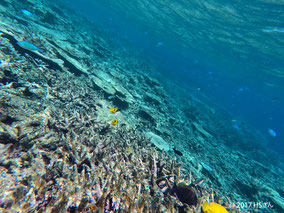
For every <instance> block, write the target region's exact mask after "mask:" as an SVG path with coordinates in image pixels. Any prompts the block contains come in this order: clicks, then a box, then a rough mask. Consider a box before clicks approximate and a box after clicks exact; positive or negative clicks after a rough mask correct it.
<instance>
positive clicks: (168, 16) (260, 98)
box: [66, 0, 284, 156]
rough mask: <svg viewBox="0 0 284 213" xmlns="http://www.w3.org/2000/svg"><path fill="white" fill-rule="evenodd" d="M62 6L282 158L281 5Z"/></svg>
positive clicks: (217, 0) (216, 1)
mask: <svg viewBox="0 0 284 213" xmlns="http://www.w3.org/2000/svg"><path fill="white" fill-rule="evenodd" d="M66 4H67V3H66ZM68 6H70V7H72V8H75V9H76V10H77V11H79V12H81V13H83V14H84V15H86V16H88V17H89V18H91V19H92V20H93V21H94V23H96V24H98V25H99V26H100V27H101V28H102V29H104V30H106V31H109V32H111V33H113V34H112V35H115V36H114V37H113V38H109V41H110V42H113V43H114V44H116V45H117V46H120V45H121V46H123V45H128V46H129V47H131V48H134V49H136V50H137V51H139V52H141V54H143V55H144V57H145V59H146V60H148V61H149V63H151V64H152V65H154V66H155V67H157V69H158V70H159V75H161V76H164V79H168V80H169V79H171V80H173V81H176V82H178V83H180V85H183V86H184V87H188V88H191V89H195V90H196V91H197V92H199V93H203V94H205V95H206V96H208V97H209V98H210V100H212V102H214V103H215V104H217V105H219V106H221V107H223V108H224V109H226V110H227V111H229V112H230V113H231V114H232V115H234V117H235V118H236V120H239V121H241V122H245V123H247V124H248V125H251V126H253V127H255V128H256V129H258V130H259V131H260V132H261V133H262V134H263V135H264V136H265V137H266V138H267V140H268V146H269V147H270V148H271V149H273V150H276V151H277V152H279V153H280V154H283V156H284V110H283V109H284V57H283V56H284V50H283V49H284V48H283V45H284V15H283V14H284V3H283V2H282V3H281V1H274V0H271V1H269V0H262V1H259V2H254V1H229V2H227V1H221V0H211V1H197V0H196V1H190V2H189V1H177V2H174V3H173V2H172V1H162V0H156V1H151V0H149V1H146V0H141V1H138V0H137V1H136V0H134V1H126V0H125V1H124V0H122V1H113V0H98V1H95V0H80V1H78V0H77V1H76V0H72V1H68ZM232 125H233V123H232ZM269 129H272V130H274V131H275V132H276V133H277V135H276V136H272V135H271V134H269V132H268V130H269ZM240 131H242V130H240Z"/></svg>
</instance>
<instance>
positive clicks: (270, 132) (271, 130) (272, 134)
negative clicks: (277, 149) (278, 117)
mask: <svg viewBox="0 0 284 213" xmlns="http://www.w3.org/2000/svg"><path fill="white" fill-rule="evenodd" d="M268 133H269V135H271V136H272V137H276V136H277V133H276V132H275V131H274V130H273V129H268Z"/></svg>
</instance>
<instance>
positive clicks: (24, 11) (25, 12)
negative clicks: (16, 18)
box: [21, 9, 34, 16]
mask: <svg viewBox="0 0 284 213" xmlns="http://www.w3.org/2000/svg"><path fill="white" fill-rule="evenodd" d="M21 11H22V13H24V14H25V15H26V16H34V14H32V13H31V12H30V11H28V10H25V9H22V10H21Z"/></svg>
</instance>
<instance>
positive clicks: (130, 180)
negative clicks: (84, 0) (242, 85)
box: [0, 0, 284, 212]
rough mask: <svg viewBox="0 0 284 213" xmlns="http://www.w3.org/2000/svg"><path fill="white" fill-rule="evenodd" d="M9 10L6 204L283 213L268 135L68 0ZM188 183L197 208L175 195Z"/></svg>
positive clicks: (1, 168) (282, 190) (0, 168)
mask: <svg viewBox="0 0 284 213" xmlns="http://www.w3.org/2000/svg"><path fill="white" fill-rule="evenodd" d="M22 9H26V10H28V11H31V13H32V15H27V14H28V13H27V14H24V13H23V12H22V11H21V10H22ZM0 12H1V13H0V20H1V21H0V172H1V177H0V211H1V212H202V210H201V208H202V205H203V203H204V202H206V201H211V202H216V203H219V204H221V205H222V206H224V207H226V209H227V210H228V211H229V212H248V211H250V212H281V211H284V199H283V196H284V184H283V164H282V165H281V163H280V162H279V160H278V158H277V157H274V155H273V153H267V151H266V150H265V148H264V147H262V146H260V145H259V147H258V146H257V143H259V141H262V140H263V138H262V136H261V134H258V133H255V132H253V131H251V130H245V131H243V132H240V131H238V130H235V129H234V127H230V125H228V124H229V123H230V118H229V117H230V116H228V115H227V114H226V113H225V112H223V111H221V110H218V109H216V108H213V107H210V106H208V105H206V104H205V103H204V102H203V101H201V100H200V99H198V97H196V96H193V95H191V94H190V92H189V91H184V90H183V89H182V88H180V87H178V86H177V85H171V84H165V85H162V83H160V82H159V80H157V79H156V78H155V72H156V71H155V69H154V68H153V67H151V66H150V65H148V64H145V63H144V62H143V61H142V60H141V59H140V58H139V57H136V56H135V54H133V52H131V51H130V50H128V49H127V48H122V47H121V48H116V49H113V48H112V47H111V45H110V44H109V42H108V41H107V39H106V38H104V37H103V32H101V31H98V30H97V29H96V27H95V26H94V23H91V22H90V21H89V20H86V19H84V18H82V17H81V16H77V15H76V14H74V12H72V11H69V10H66V9H62V7H60V5H56V4H55V3H53V4H50V3H48V2H45V1H33V0H29V1H28V0H26V1H12V0H1V1H0ZM69 14H73V15H72V16H70V15H69ZM20 41H26V42H28V43H29V44H33V45H34V47H37V48H38V49H36V48H31V46H29V45H25V44H22V43H21V42H20ZM173 88H174V89H173ZM176 94H179V97H177V96H176ZM111 107H116V108H117V109H118V110H117V112H115V113H111V112H110V111H109V109H110V108H111ZM114 119H117V121H118V122H117V124H115V125H112V124H113V123H111V122H112V121H113V120H114ZM248 144H249V145H248ZM256 147H258V148H256ZM281 166H282V169H281ZM179 183H185V184H186V185H187V187H190V188H191V189H193V191H194V193H195V194H196V196H197V198H198V200H197V204H196V205H188V204H186V203H183V202H181V200H180V199H179V198H178V195H177V193H175V192H173V190H172V189H173V186H174V184H177V185H178V184H179ZM184 196H187V195H184ZM240 202H270V203H271V205H272V206H273V208H259V209H253V210H250V209H249V208H239V207H237V206H236V204H238V203H240Z"/></svg>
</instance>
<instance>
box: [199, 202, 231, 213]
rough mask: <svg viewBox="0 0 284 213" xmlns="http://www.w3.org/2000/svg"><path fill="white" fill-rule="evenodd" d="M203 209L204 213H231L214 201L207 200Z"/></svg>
mask: <svg viewBox="0 0 284 213" xmlns="http://www.w3.org/2000/svg"><path fill="white" fill-rule="evenodd" d="M202 210H203V212H204V213H229V212H228V211H227V210H226V209H225V208H224V207H223V206H221V205H220V204H218V203H214V202H211V203H208V202H205V203H204V204H203V206H202Z"/></svg>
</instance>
